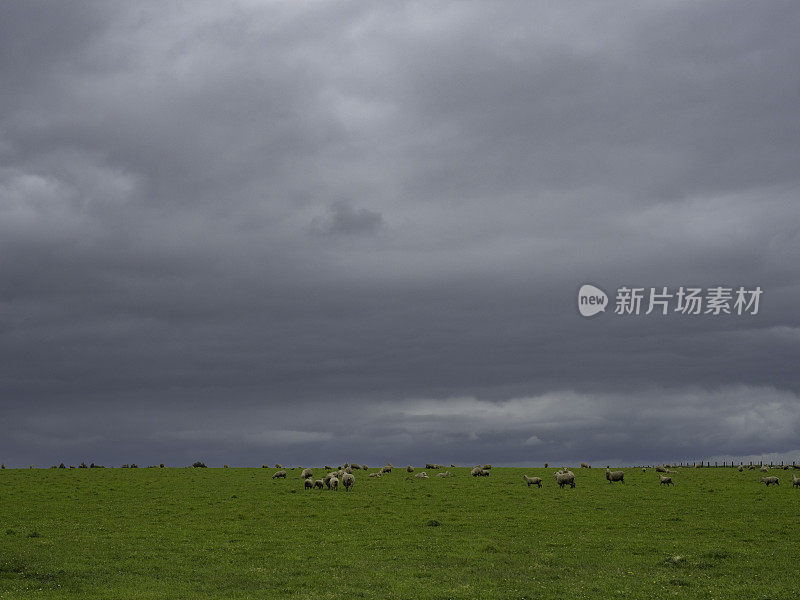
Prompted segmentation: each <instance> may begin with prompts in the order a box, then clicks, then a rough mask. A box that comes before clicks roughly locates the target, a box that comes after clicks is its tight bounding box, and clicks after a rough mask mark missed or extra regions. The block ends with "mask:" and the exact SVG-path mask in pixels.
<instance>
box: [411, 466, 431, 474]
mask: <svg viewBox="0 0 800 600" xmlns="http://www.w3.org/2000/svg"><path fill="white" fill-rule="evenodd" d="M425 468H426V469H429V468H430V467H425ZM406 471H408V472H409V473H413V472H414V467H412V466H411V465H408V466H407V467H406Z"/></svg>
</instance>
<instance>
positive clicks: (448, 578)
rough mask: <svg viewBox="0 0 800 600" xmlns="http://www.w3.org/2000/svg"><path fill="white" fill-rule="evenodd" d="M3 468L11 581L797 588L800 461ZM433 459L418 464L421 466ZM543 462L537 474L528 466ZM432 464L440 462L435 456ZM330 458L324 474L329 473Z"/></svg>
mask: <svg viewBox="0 0 800 600" xmlns="http://www.w3.org/2000/svg"><path fill="white" fill-rule="evenodd" d="M450 470H451V471H452V472H453V473H454V477H452V478H449V479H439V478H436V477H432V478H431V479H428V480H416V479H413V478H411V476H409V475H408V474H407V473H406V472H405V470H404V469H403V470H400V469H395V470H394V472H393V473H391V474H387V475H384V476H383V477H382V478H380V479H370V478H367V477H366V474H364V472H363V471H356V472H355V475H356V483H355V486H354V488H353V490H352V491H350V492H349V493H348V492H345V491H344V490H341V489H340V490H339V491H338V492H331V491H327V490H325V491H318V490H312V491H306V490H304V489H303V485H302V480H301V479H300V477H299V471H289V472H288V473H289V475H288V478H287V479H286V480H275V481H273V480H272V479H271V478H270V477H271V475H272V473H273V470H267V469H191V468H188V469H142V468H140V469H75V470H60V469H55V470H49V469H43V470H27V469H26V470H11V469H6V470H3V471H0V598H2V599H10V598H103V599H112V598H153V599H163V598H187V599H188V598H287V597H292V598H315V599H320V598H409V599H421V598H517V599H521V598H612V597H614V598H616V597H621V598H674V597H682V598H692V599H694V598H719V599H725V598H747V599H759V598H763V599H767V598H770V599H775V598H787V599H788V598H797V597H798V594H800V587H798V586H799V585H800V575H799V574H798V571H797V564H798V559H800V489H797V488H795V489H792V486H791V471H771V472H770V475H778V476H779V477H780V478H781V485H780V487H774V486H771V487H770V488H766V487H765V486H764V485H763V484H759V483H758V479H759V477H760V475H761V474H760V473H758V472H757V471H745V472H744V473H739V472H738V471H736V470H734V469H731V468H725V469H723V468H719V469H713V468H705V469H688V468H687V469H681V470H679V472H678V474H677V475H673V479H674V480H675V482H676V485H675V486H674V487H673V488H666V487H665V486H661V485H659V483H658V479H657V477H656V474H655V473H654V472H653V471H648V472H647V473H642V472H641V470H640V469H626V475H625V479H626V484H625V485H621V484H609V483H607V482H606V480H605V472H604V470H603V469H591V470H585V469H584V470H579V469H573V471H574V472H575V474H576V476H577V486H576V488H575V489H569V488H565V489H560V488H559V487H558V486H557V485H556V484H555V481H554V479H553V477H552V472H553V469H547V470H545V469H512V468H507V469H499V468H495V469H493V470H492V474H491V476H490V477H480V478H473V477H470V476H469V470H468V469H450ZM417 472H419V469H418V471H417ZM523 473H526V474H529V475H538V476H540V477H542V478H543V479H544V486H543V487H542V488H541V489H539V488H536V487H535V486H534V487H531V488H528V487H527V486H526V485H525V484H524V482H523V480H522V474H523ZM430 474H431V475H432V473H430ZM323 475H324V471H323V470H322V469H316V470H315V476H318V477H322V476H323Z"/></svg>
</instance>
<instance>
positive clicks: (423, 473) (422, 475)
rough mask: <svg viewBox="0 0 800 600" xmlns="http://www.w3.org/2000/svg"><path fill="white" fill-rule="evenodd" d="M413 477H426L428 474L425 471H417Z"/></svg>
mask: <svg viewBox="0 0 800 600" xmlns="http://www.w3.org/2000/svg"><path fill="white" fill-rule="evenodd" d="M414 479H428V474H427V473H426V472H425V471H423V472H422V473H417V474H416V475H414Z"/></svg>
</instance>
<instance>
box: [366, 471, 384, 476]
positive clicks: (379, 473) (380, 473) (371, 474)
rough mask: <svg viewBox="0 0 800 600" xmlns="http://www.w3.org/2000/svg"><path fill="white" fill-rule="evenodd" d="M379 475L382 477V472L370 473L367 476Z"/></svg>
mask: <svg viewBox="0 0 800 600" xmlns="http://www.w3.org/2000/svg"><path fill="white" fill-rule="evenodd" d="M381 475H383V472H378V473H370V474H369V476H370V477H380V476H381Z"/></svg>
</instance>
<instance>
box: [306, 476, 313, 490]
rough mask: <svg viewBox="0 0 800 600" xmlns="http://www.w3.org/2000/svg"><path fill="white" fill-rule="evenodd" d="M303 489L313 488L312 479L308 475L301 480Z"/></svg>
mask: <svg viewBox="0 0 800 600" xmlns="http://www.w3.org/2000/svg"><path fill="white" fill-rule="evenodd" d="M303 489H304V490H313V489H314V480H313V479H311V477H309V478H308V479H306V480H305V481H304V482H303Z"/></svg>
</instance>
